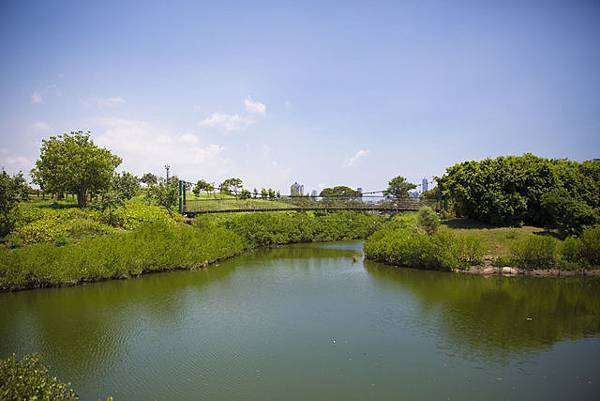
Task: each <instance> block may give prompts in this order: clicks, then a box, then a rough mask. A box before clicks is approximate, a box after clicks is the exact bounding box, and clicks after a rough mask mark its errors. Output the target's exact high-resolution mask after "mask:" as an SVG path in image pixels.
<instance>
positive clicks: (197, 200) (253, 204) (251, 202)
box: [186, 193, 294, 211]
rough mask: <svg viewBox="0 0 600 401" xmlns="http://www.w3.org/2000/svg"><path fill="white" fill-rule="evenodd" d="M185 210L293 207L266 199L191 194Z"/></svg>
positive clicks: (187, 197) (187, 196)
mask: <svg viewBox="0 0 600 401" xmlns="http://www.w3.org/2000/svg"><path fill="white" fill-rule="evenodd" d="M186 199H187V201H188V204H187V209H188V210H191V211H194V210H207V209H209V210H229V209H281V208H293V207H294V205H290V204H288V203H285V202H282V201H274V200H267V199H238V198H236V197H235V196H231V195H223V194H206V193H202V194H200V196H196V195H194V194H193V193H188V194H187V195H186Z"/></svg>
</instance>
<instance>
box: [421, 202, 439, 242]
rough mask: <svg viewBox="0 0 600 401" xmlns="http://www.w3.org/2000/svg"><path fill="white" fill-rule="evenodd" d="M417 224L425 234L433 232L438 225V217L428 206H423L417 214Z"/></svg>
mask: <svg viewBox="0 0 600 401" xmlns="http://www.w3.org/2000/svg"><path fill="white" fill-rule="evenodd" d="M417 225H418V226H419V228H421V229H422V230H423V231H425V232H426V233H427V234H429V235H432V234H435V233H436V232H437V230H438V228H439V227H440V218H439V217H438V215H437V214H436V213H435V212H434V211H433V209H432V208H430V207H429V206H423V207H422V208H420V209H419V212H418V214H417Z"/></svg>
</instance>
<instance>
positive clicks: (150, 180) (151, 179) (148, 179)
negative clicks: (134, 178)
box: [140, 173, 158, 186]
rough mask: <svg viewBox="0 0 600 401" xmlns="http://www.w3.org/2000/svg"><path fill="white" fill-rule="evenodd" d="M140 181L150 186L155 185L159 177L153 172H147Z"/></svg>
mask: <svg viewBox="0 0 600 401" xmlns="http://www.w3.org/2000/svg"><path fill="white" fill-rule="evenodd" d="M140 182H141V183H144V184H146V185H148V186H150V185H154V184H157V183H158V177H157V176H155V175H154V174H152V173H146V174H144V175H143V176H142V178H140Z"/></svg>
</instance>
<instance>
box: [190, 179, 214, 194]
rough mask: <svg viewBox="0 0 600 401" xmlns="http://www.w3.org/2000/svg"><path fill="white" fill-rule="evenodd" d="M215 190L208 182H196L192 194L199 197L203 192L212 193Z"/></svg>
mask: <svg viewBox="0 0 600 401" xmlns="http://www.w3.org/2000/svg"><path fill="white" fill-rule="evenodd" d="M214 190H215V186H214V185H213V184H211V183H210V182H208V181H205V180H198V181H197V182H196V185H194V190H193V192H194V194H196V196H200V192H202V191H204V192H212V191H214Z"/></svg>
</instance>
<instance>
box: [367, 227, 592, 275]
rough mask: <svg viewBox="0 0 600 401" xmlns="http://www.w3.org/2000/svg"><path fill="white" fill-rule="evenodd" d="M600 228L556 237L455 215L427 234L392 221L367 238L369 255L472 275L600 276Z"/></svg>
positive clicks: (393, 262)
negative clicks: (485, 223)
mask: <svg viewBox="0 0 600 401" xmlns="http://www.w3.org/2000/svg"><path fill="white" fill-rule="evenodd" d="M599 254H600V226H598V225H596V226H592V227H587V228H585V229H584V230H583V233H582V235H581V236H580V237H568V238H566V239H565V240H560V239H557V238H556V237H555V236H554V235H553V233H552V232H548V231H545V230H542V229H536V228H534V227H523V228H498V227H493V226H487V225H478V224H475V223H474V222H472V221H468V220H467V221H464V220H463V221H461V220H459V219H455V220H453V221H449V222H445V224H444V225H442V226H441V227H439V228H436V230H435V231H433V232H430V233H427V232H426V231H425V230H424V229H423V228H422V227H420V226H419V225H418V224H417V222H416V220H414V219H413V220H410V219H409V218H404V219H403V220H399V221H392V222H390V223H388V224H386V225H385V226H384V227H383V228H382V229H380V230H378V231H377V232H375V233H374V234H373V235H372V236H370V237H369V238H367V240H366V242H365V257H366V258H367V259H371V260H374V261H377V262H381V263H385V264H388V265H394V266H402V267H415V268H421V269H428V270H442V271H454V272H465V273H471V274H484V275H485V274H511V275H518V274H523V275H531V276H537V277H548V276H576V275H594V276H596V275H600V266H599V265H600V263H599V259H600V256H599Z"/></svg>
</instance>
